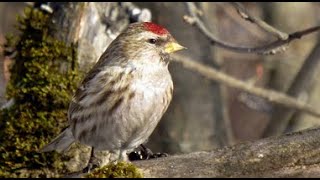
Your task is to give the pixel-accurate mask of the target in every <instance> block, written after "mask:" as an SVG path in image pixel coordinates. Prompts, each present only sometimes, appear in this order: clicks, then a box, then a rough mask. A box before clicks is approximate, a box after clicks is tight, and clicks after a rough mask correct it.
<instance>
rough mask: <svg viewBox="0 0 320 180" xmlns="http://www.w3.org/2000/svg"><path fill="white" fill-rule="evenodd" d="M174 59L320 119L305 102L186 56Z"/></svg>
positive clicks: (208, 75) (229, 84) (205, 75)
mask: <svg viewBox="0 0 320 180" xmlns="http://www.w3.org/2000/svg"><path fill="white" fill-rule="evenodd" d="M172 57H173V60H174V61H176V62H179V63H181V64H182V65H183V66H184V67H185V68H188V69H190V70H192V71H194V72H197V73H199V74H201V75H203V76H204V77H206V78H208V79H211V80H214V81H217V82H220V83H223V84H225V85H227V86H230V87H233V88H238V89H241V90H243V91H246V92H248V93H251V94H254V95H257V96H260V97H262V98H265V99H266V100H268V101H270V102H273V103H277V104H280V105H283V106H285V107H289V108H293V109H297V110H301V111H304V112H307V113H309V114H311V115H314V116H317V117H320V112H319V111H317V110H316V109H314V108H313V107H311V106H309V105H308V104H306V103H305V102H301V101H298V100H296V99H294V98H292V97H289V96H287V95H285V94H283V93H280V92H277V91H273V90H267V89H262V88H258V87H255V86H254V85H252V84H248V83H245V82H243V81H240V80H237V79H235V78H233V77H231V76H228V75H226V74H224V73H222V72H219V71H217V70H215V69H213V68H211V67H207V66H205V65H202V64H201V63H198V62H196V61H194V60H191V59H189V58H188V57H186V56H179V55H176V54H175V55H173V56H172Z"/></svg>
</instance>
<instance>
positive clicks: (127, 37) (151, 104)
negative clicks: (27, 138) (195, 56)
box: [42, 23, 183, 159]
mask: <svg viewBox="0 0 320 180" xmlns="http://www.w3.org/2000/svg"><path fill="white" fill-rule="evenodd" d="M154 39H155V42H154ZM182 48H183V47H182V46H179V45H178V44H177V43H176V41H175V40H174V39H173V38H172V36H171V35H170V33H169V32H168V31H167V30H166V29H165V28H162V27H161V26H159V25H156V24H154V23H134V24H131V25H129V27H128V28H127V29H126V30H125V31H124V32H123V33H121V34H120V35H119V36H118V37H117V38H116V39H115V40H114V41H113V42H112V43H111V44H110V45H109V47H108V48H107V50H106V51H105V52H104V53H103V54H102V56H101V57H100V59H99V61H98V62H97V63H96V64H95V65H94V67H93V68H92V69H91V71H90V72H89V73H88V74H87V75H86V77H85V78H84V80H83V81H82V83H81V85H80V86H79V88H78V90H77V91H76V93H75V95H74V96H73V98H72V101H71V103H70V107H69V112H68V119H69V127H68V128H66V129H65V130H64V131H63V132H62V133H61V134H60V135H59V136H58V137H57V138H56V139H54V140H53V141H52V142H51V143H50V144H48V145H47V146H45V147H44V148H43V149H42V151H43V152H46V151H51V150H57V151H64V150H66V149H67V148H68V147H69V146H70V145H71V144H72V143H73V142H80V143H82V144H86V145H88V146H91V147H93V148H94V149H96V150H110V151H120V153H121V154H120V158H123V159H126V155H125V153H126V152H127V151H131V150H133V149H134V148H136V147H137V146H139V145H140V144H142V143H143V142H145V141H146V140H147V138H148V137H149V136H150V135H151V133H152V132H153V130H154V129H155V127H156V125H157V124H158V122H159V120H160V119H161V117H162V115H163V114H164V113H165V111H166V110H167V108H168V106H169V103H170V101H171V99H172V93H173V83H172V79H171V75H170V73H169V71H168V64H169V58H168V54H169V53H171V52H174V51H177V50H180V49H182Z"/></svg>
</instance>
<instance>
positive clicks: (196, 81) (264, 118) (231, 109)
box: [0, 2, 320, 154]
mask: <svg viewBox="0 0 320 180" xmlns="http://www.w3.org/2000/svg"><path fill="white" fill-rule="evenodd" d="M78 4H81V3H71V2H70V3H44V4H34V3H27V2H14V3H13V2H1V3H0V44H1V45H2V44H4V43H5V36H6V34H7V33H13V34H15V35H16V36H17V35H18V34H19V33H21V32H19V31H17V30H16V28H15V25H16V24H17V21H16V16H17V14H20V15H23V12H24V11H23V10H24V8H25V7H36V8H39V9H42V11H45V12H46V13H48V14H53V19H54V20H55V21H54V22H55V23H54V24H55V26H56V28H57V29H60V30H62V31H63V32H66V34H67V35H64V36H60V35H59V33H57V32H55V34H54V36H55V37H57V38H60V39H62V40H63V41H66V42H70V41H72V42H77V44H78V48H77V50H78V54H77V57H78V63H79V65H80V66H79V67H80V69H81V70H82V71H83V72H86V71H87V70H88V69H89V68H90V67H91V66H92V64H93V63H94V62H95V61H96V60H97V58H98V57H99V56H100V55H101V53H102V52H103V51H104V49H105V48H106V47H107V46H108V44H109V43H110V42H111V41H112V40H113V38H114V37H115V36H116V35H117V34H118V33H119V32H121V30H122V29H123V28H125V27H126V26H127V25H128V24H129V23H130V22H135V21H153V22H156V23H158V24H161V25H163V26H164V27H166V28H167V29H168V30H169V31H170V32H171V33H172V34H173V36H174V37H175V38H176V39H177V41H178V42H180V44H182V45H184V46H185V47H187V48H188V49H187V50H186V51H183V52H181V55H184V56H187V57H189V58H191V59H193V60H195V61H198V62H200V63H203V64H205V65H207V66H210V67H212V68H215V69H218V70H219V71H222V72H224V73H226V74H228V75H230V76H232V77H235V78H237V79H239V80H242V81H245V82H247V83H252V84H253V85H255V86H258V87H263V88H267V89H273V90H276V91H279V92H283V93H286V94H290V95H291V96H294V97H295V98H297V99H299V100H302V101H306V102H308V104H310V105H312V106H313V107H320V93H319V92H320V85H319V84H320V79H319V78H318V77H319V71H320V67H319V63H318V61H320V56H319V55H320V49H319V33H313V34H310V35H307V36H304V37H303V38H302V39H299V40H296V41H293V42H291V43H290V45H289V48H288V49H287V50H286V51H285V52H283V53H279V54H275V55H269V56H264V55H257V54H252V53H236V52H232V51H229V50H225V49H222V48H219V47H216V46H214V45H213V44H212V43H211V42H210V40H209V39H207V37H205V36H204V35H203V34H202V33H201V31H199V29H198V28H196V27H194V26H192V25H190V24H188V23H186V22H185V21H184V20H183V16H185V15H189V13H188V11H187V7H186V4H185V3H183V2H180V3H169V2H159V3H157V2H143V3H138V2H137V3H117V2H89V3H82V4H83V5H81V8H79V7H78V6H79V5H78ZM196 5H197V7H198V8H199V9H200V11H201V19H202V21H203V22H204V24H205V25H206V27H207V28H208V29H209V30H210V31H211V32H212V33H213V34H215V35H216V36H217V37H218V38H219V39H221V40H223V41H225V42H228V43H230V44H235V45H238V46H261V45H263V44H266V43H268V42H271V41H272V40H275V38H274V37H273V36H272V35H270V34H268V33H266V32H265V31H263V30H261V29H260V28H259V27H257V26H256V25H255V24H253V23H250V22H248V21H246V20H244V19H243V18H241V17H240V16H239V14H238V13H237V11H236V10H235V9H234V7H233V6H232V5H231V4H230V3H228V2H221V3H212V2H200V3H196ZM242 5H243V6H244V7H245V8H246V9H247V10H248V12H250V14H252V15H253V16H255V17H258V18H261V19H263V20H264V21H266V22H267V23H269V24H271V25H272V26H274V27H276V28H277V29H279V30H281V31H283V32H286V33H292V32H296V31H300V30H303V29H307V28H309V27H312V26H317V25H319V24H320V3H317V2H265V3H255V2H248V3H242ZM48 8H49V10H48ZM51 11H52V12H51ZM62 22H64V23H62ZM79 29H80V30H79ZM62 31H61V32H60V33H62ZM74 34H76V35H74ZM3 51H4V48H3V46H0V104H1V106H7V105H8V101H9V99H7V98H5V90H6V85H7V83H8V82H9V80H10V72H9V69H10V65H11V64H12V63H14V62H15V60H14V58H10V56H7V55H5V54H4V53H2V52H3ZM302 67H303V68H302ZM169 68H170V71H171V74H172V77H173V81H174V86H175V88H174V95H173V100H172V102H171V104H170V106H169V109H168V111H167V112H166V113H165V115H164V117H163V118H162V120H161V121H160V123H159V125H158V126H157V128H156V130H155V131H154V133H153V134H152V136H151V137H150V138H149V140H148V142H147V144H146V145H147V146H148V147H149V148H151V150H152V151H155V152H167V153H169V154H179V153H188V152H194V151H202V150H212V149H215V148H221V147H224V146H228V145H234V144H237V143H240V142H244V141H252V140H258V139H261V138H265V137H269V136H275V135H281V134H284V133H288V132H295V131H299V130H303V129H307V128H313V127H317V126H319V125H320V119H319V118H317V117H314V116H311V115H309V114H306V113H303V112H300V111H296V110H292V109H288V108H284V107H282V106H279V105H276V104H272V103H270V102H268V101H266V100H265V99H262V98H260V97H258V96H255V95H252V94H249V93H247V92H244V91H241V90H239V89H234V88H229V87H227V86H225V85H224V84H221V83H217V82H215V81H211V80H208V79H206V78H204V77H203V76H201V75H200V74H198V73H196V72H192V71H190V70H188V69H185V68H184V67H183V66H181V65H180V64H178V63H176V62H172V63H171V64H170V66H169ZM17 73H19V72H17ZM2 120H3V119H2ZM65 121H67V119H65ZM0 136H1V134H0ZM0 146H1V145H0Z"/></svg>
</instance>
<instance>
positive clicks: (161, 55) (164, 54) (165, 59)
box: [160, 52, 170, 65]
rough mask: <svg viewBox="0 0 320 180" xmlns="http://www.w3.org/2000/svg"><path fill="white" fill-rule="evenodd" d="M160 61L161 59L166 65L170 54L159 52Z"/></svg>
mask: <svg viewBox="0 0 320 180" xmlns="http://www.w3.org/2000/svg"><path fill="white" fill-rule="evenodd" d="M160 57H161V58H160V61H162V62H163V63H165V65H167V64H168V63H169V61H170V55H169V54H168V53H164V52H162V53H160Z"/></svg>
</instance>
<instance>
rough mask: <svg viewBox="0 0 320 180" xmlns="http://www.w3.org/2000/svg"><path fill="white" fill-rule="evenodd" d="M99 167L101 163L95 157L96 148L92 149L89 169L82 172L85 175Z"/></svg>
mask: <svg viewBox="0 0 320 180" xmlns="http://www.w3.org/2000/svg"><path fill="white" fill-rule="evenodd" d="M97 167H99V162H98V159H97V158H96V157H95V155H94V148H93V147H92V148H91V152H90V159H89V161H88V165H87V167H85V168H84V169H83V170H82V172H83V173H90V172H91V171H92V170H93V169H95V168H97Z"/></svg>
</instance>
